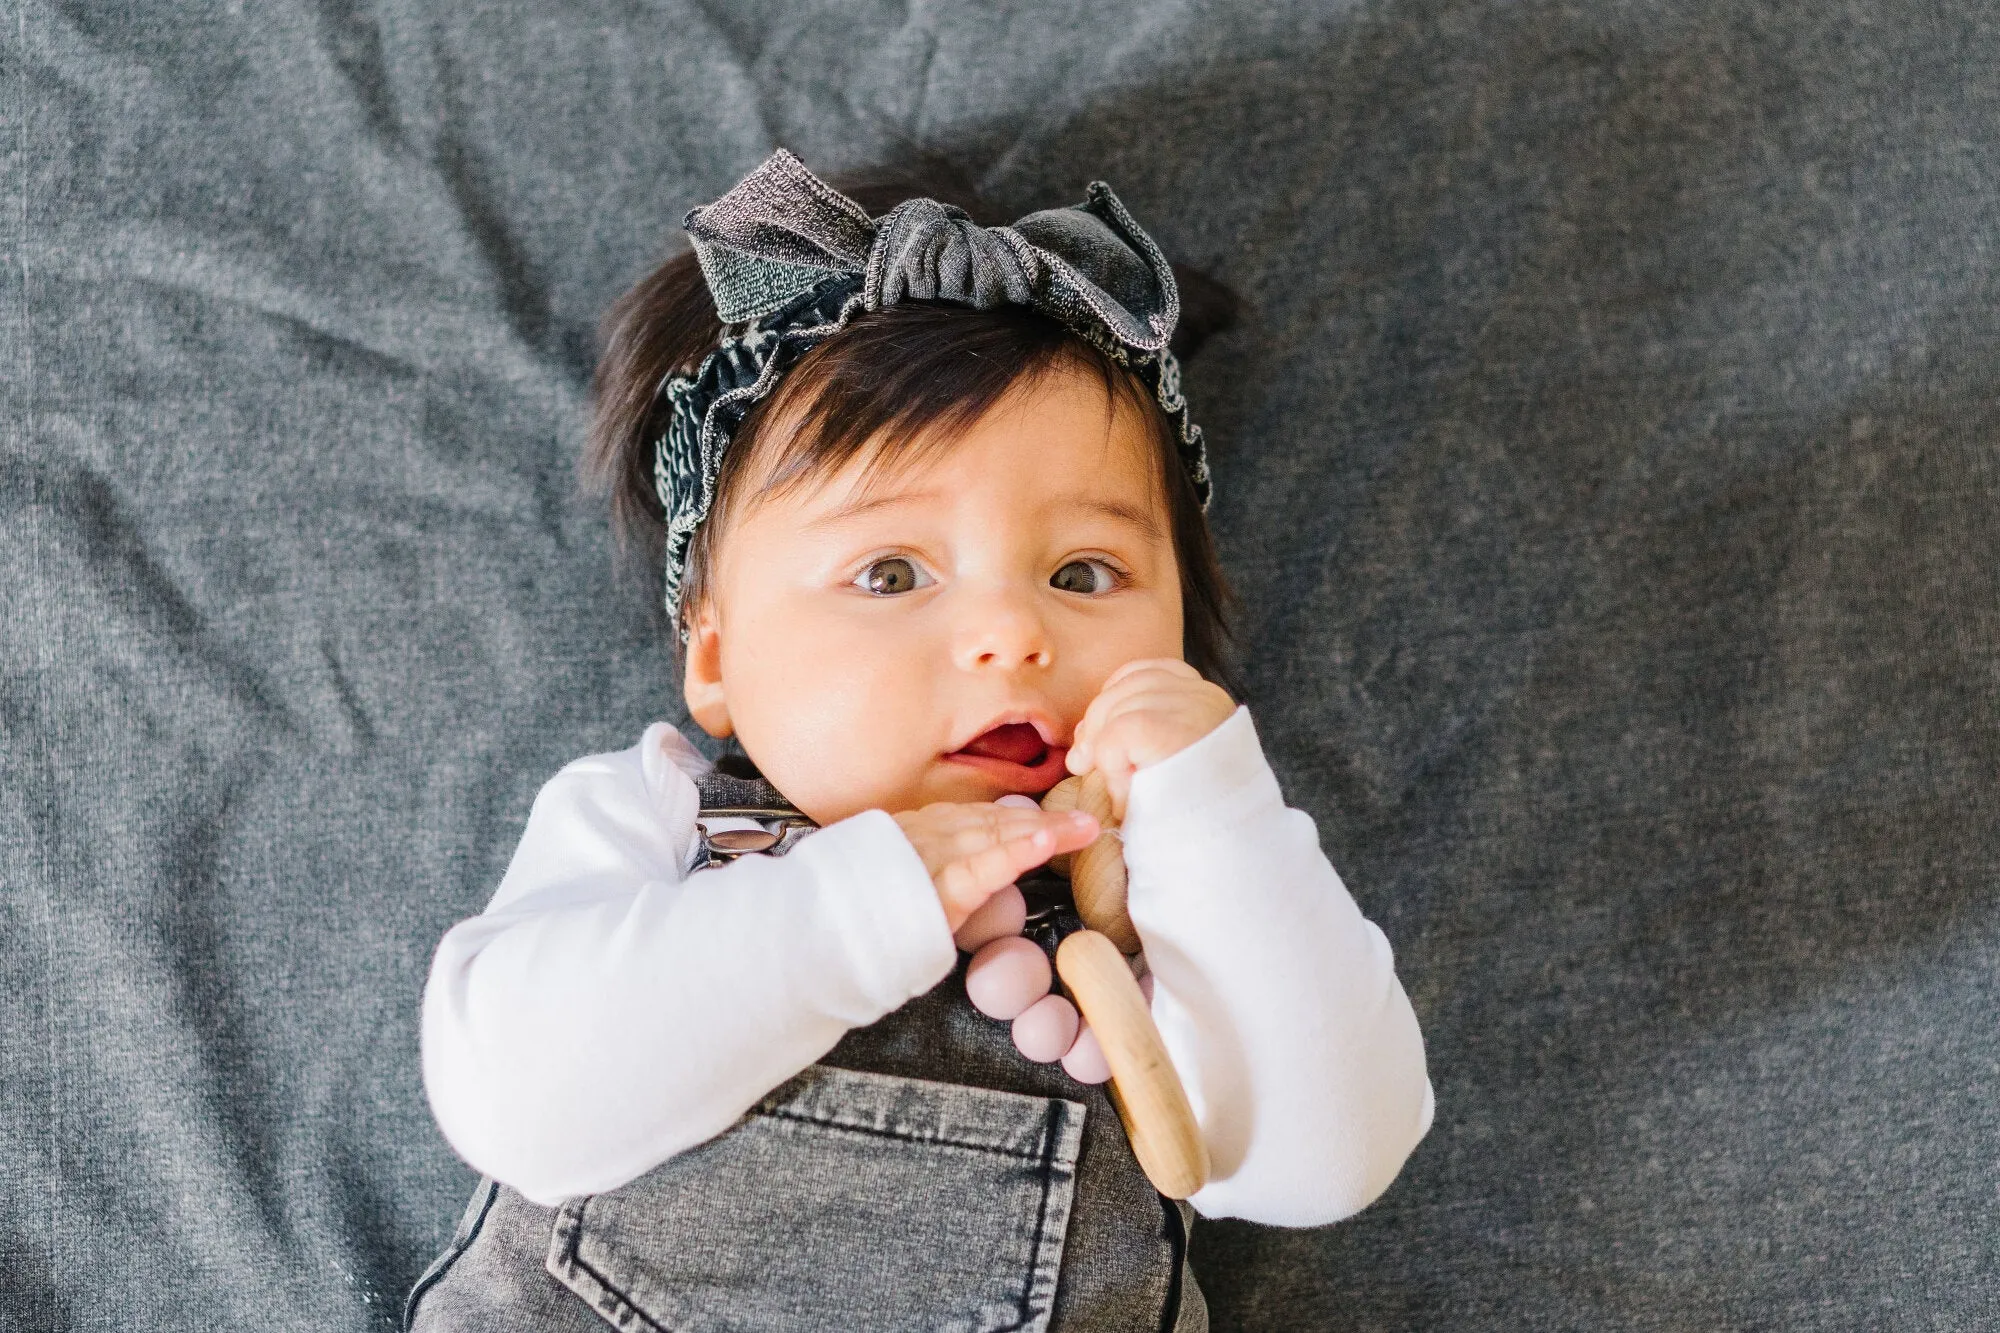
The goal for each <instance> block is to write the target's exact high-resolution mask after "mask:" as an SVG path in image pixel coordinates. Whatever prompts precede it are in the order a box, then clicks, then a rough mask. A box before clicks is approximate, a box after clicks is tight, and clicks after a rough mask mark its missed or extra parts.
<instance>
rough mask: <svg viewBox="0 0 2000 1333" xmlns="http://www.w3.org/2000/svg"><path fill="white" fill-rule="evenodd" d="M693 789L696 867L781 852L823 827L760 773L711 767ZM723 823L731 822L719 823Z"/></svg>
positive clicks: (780, 853) (777, 854)
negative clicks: (697, 804)
mask: <svg viewBox="0 0 2000 1333" xmlns="http://www.w3.org/2000/svg"><path fill="white" fill-rule="evenodd" d="M695 789H696V790H697V791H698V792H700V794H701V814H700V816H699V817H698V819H697V822H696V825H695V827H696V828H697V829H698V830H699V831H700V833H701V850H700V851H699V852H698V853H697V854H696V858H695V864H694V869H696V870H701V869H705V868H707V867H709V866H715V865H724V864H726V863H728V862H730V861H734V860H735V859H736V858H737V857H739V856H747V855H750V854H751V853H754V852H763V853H767V854H769V855H771V856H783V855H784V854H785V853H786V852H788V851H790V850H791V849H792V848H793V847H795V846H797V845H798V843H799V840H800V839H801V838H803V837H805V836H806V835H807V834H808V833H811V832H812V831H813V830H814V829H816V828H818V827H819V825H817V824H815V823H813V821H812V820H811V819H810V818H808V817H807V816H806V815H805V814H804V813H802V812H801V811H800V810H799V809H798V807H796V806H794V805H793V804H792V803H791V802H790V801H788V800H786V799H785V798H784V796H783V795H782V794H781V793H780V792H779V791H778V789H777V788H776V787H773V786H772V785H771V784H770V783H768V782H766V781H765V780H764V779H763V778H762V777H754V778H753V777H738V776H736V775H734V774H730V773H725V772H723V771H721V770H720V769H711V770H710V771H709V772H707V773H704V774H702V775H701V776H700V777H698V778H696V779H695ZM722 821H728V825H729V826H728V827H723V828H717V827H715V824H717V823H720V822H722ZM745 821H749V822H747V823H746V822H745Z"/></svg>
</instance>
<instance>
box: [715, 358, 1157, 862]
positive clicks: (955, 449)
mask: <svg viewBox="0 0 2000 1333" xmlns="http://www.w3.org/2000/svg"><path fill="white" fill-rule="evenodd" d="M1154 447H1155V446H1154V445H1153V444H1152V442H1151V438H1150V436H1149V434H1148V430H1147V426H1146V424H1145V422H1144V421H1142V419H1141V418H1140V416H1139V413H1138V412H1137V411H1136V410H1135V409H1134V408H1133V407H1132V406H1131V404H1129V403H1126V402H1124V401H1123V400H1122V399H1119V400H1118V401H1116V403H1115V404H1111V403H1107V399H1106V394H1105V390H1104V386H1103V382H1102V381H1101V380H1100V379H1098V378H1097V377H1096V376H1094V375H1091V374H1089V373H1088V372H1083V371H1080V370H1076V369H1073V368H1070V367H1067V366H1065V367H1062V368H1059V369H1057V370H1054V371H1051V372H1050V373H1049V374H1048V375H1047V376H1045V377H1043V379H1042V380H1041V381H1040V382H1039V383H1034V384H1017V385H1016V386H1015V387H1014V389H1013V390H1011V391H1010V392H1009V394H1008V395H1007V396H1006V397H1004V398H1002V399H1001V400H1000V401H999V402H998V403H996V404H995V405H994V406H993V408H992V409H991V410H990V411H989V412H988V413H987V414H986V415H985V416H984V417H982V418H981V419H980V420H979V421H978V422H977V423H975V424H974V425H973V427H972V428H971V429H970V430H969V431H968V432H967V433H966V434H965V435H964V436H962V437H961V438H960V439H959V440H957V441H956V442H955V443H954V444H952V445H951V446H949V447H948V448H947V449H946V450H945V451H944V452H943V453H942V454H940V455H936V456H933V458H932V459H931V460H930V461H928V462H926V463H924V464H923V465H922V466H921V467H918V468H915V469H911V470H908V471H903V472H897V473H893V474H891V475H888V476H886V477H880V478H877V479H876V480H874V481H873V482H871V483H868V484H866V485H864V484H863V479H862V476H861V473H862V471H863V465H864V463H865V459H864V460H861V461H857V462H856V463H854V464H852V465H850V466H849V467H848V468H847V469H846V470H845V471H843V472H841V473H838V474H836V475H835V476H834V477H833V478H832V479H831V480H830V481H828V482H825V483H809V484H807V485H804V486H801V487H798V488H795V489H794V490H792V491H791V492H789V493H785V494H780V495H777V496H773V497H768V498H760V499H758V500H757V501H755V502H754V503H752V504H750V505H749V506H747V507H746V508H745V509H743V510H742V511H741V512H740V513H739V514H738V515H737V516H736V517H735V519H734V521H733V522H732V524H731V525H730V527H729V528H728V529H727V530H726V531H725V532H723V533H721V534H719V536H720V538H721V541H720V544H719V548H718V550H717V553H716V554H717V558H716V562H715V565H714V567H713V571H712V577H711V582H710V585H709V587H710V590H711V596H710V598H709V599H708V600H707V602H706V604H705V605H704V606H703V607H702V608H701V609H700V610H699V611H698V612H697V615H696V617H695V622H694V627H693V632H692V634H691V641H690V643H689V645H688V652H687V696H688V705H689V708H690V711H691V712H692V714H693V716H694V718H695V720H696V721H697V722H698V723H700V724H701V725H702V726H703V727H705V728H706V729H707V730H708V731H709V732H711V733H712V734H715V735H727V734H730V733H731V732H732V731H733V732H734V733H735V734H736V735H737V736H738V737H739V739H740V741H741V743H742V745H743V749H744V752H745V753H747V754H748V755H749V756H750V758H751V759H752V760H753V761H754V762H755V763H756V764H757V766H758V768H759V769H761V770H762V771H763V773H764V776H765V777H767V778H769V779H770V780H771V782H772V783H774V784H775V785H776V786H777V788H778V789H779V790H780V791H782V792H783V793H784V794H785V795H786V796H787V797H789V798H790V799H791V800H792V802H793V803H794V804H796V805H797V806H798V807H799V809H801V810H803V811H804V812H805V813H806V814H808V815H810V816H812V818H814V819H815V820H817V821H818V822H820V823H822V824H827V823H831V822H833V821H834V820H838V819H843V818H845V817H847V816H848V815H851V814H855V813H858V812H859V811H862V810H868V809H874V808H881V809H885V810H889V811H891V812H895V811H899V810H910V809H915V808H917V807H920V806H923V805H927V804H929V803H931V802H933V801H990V800H992V799H993V798H994V797H997V796H1000V795H1003V794H1005V793H1007V792H1028V793H1035V794H1039V793H1040V792H1042V791H1045V790H1047V789H1048V788H1049V787H1051V786H1053V785H1054V784H1055V783H1056V782H1057V781H1059V780H1060V779H1061V778H1062V777H1064V776H1065V770H1064V768H1063V755H1064V752H1065V751H1066V749H1067V747H1068V745H1069V741H1070V738H1071V736H1072V734H1073V731H1074V728H1075V726H1076V724H1077V722H1078V721H1079V720H1081V718H1082V717H1083V713H1084V709H1085V708H1086V707H1088V706H1089V704H1090V701H1091V699H1092V698H1094V697H1095V696H1096V694H1097V691H1098V688H1099V687H1100V686H1101V685H1102V684H1103V682H1104V680H1105V678H1106V677H1107V676H1109V675H1110V674H1111V672H1112V671H1113V670H1115V669H1116V668H1117V667H1118V666H1120V665H1121V664H1123V663H1125V662H1128V661H1131V660H1132V659H1134V658H1141V657H1179V656H1181V586H1180V571H1179V568H1178V566H1177V563H1176V561H1175V557H1174V547H1173V540H1172V536H1171V530H1170V527H1169V521H1168V512H1167V504H1166V497H1165V495H1164V492H1163V489H1162V487H1161V486H1160V484H1159V479H1158V475H1157V472H1156V464H1155V463H1154V461H1153V449H1154ZM1008 724H1016V725H1013V726H1008ZM1003 728H1004V729H1003ZM982 737H984V738H985V739H983V740H982V739H981V738H982ZM968 746H969V747H971V748H970V749H968V748H967V747H968Z"/></svg>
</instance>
